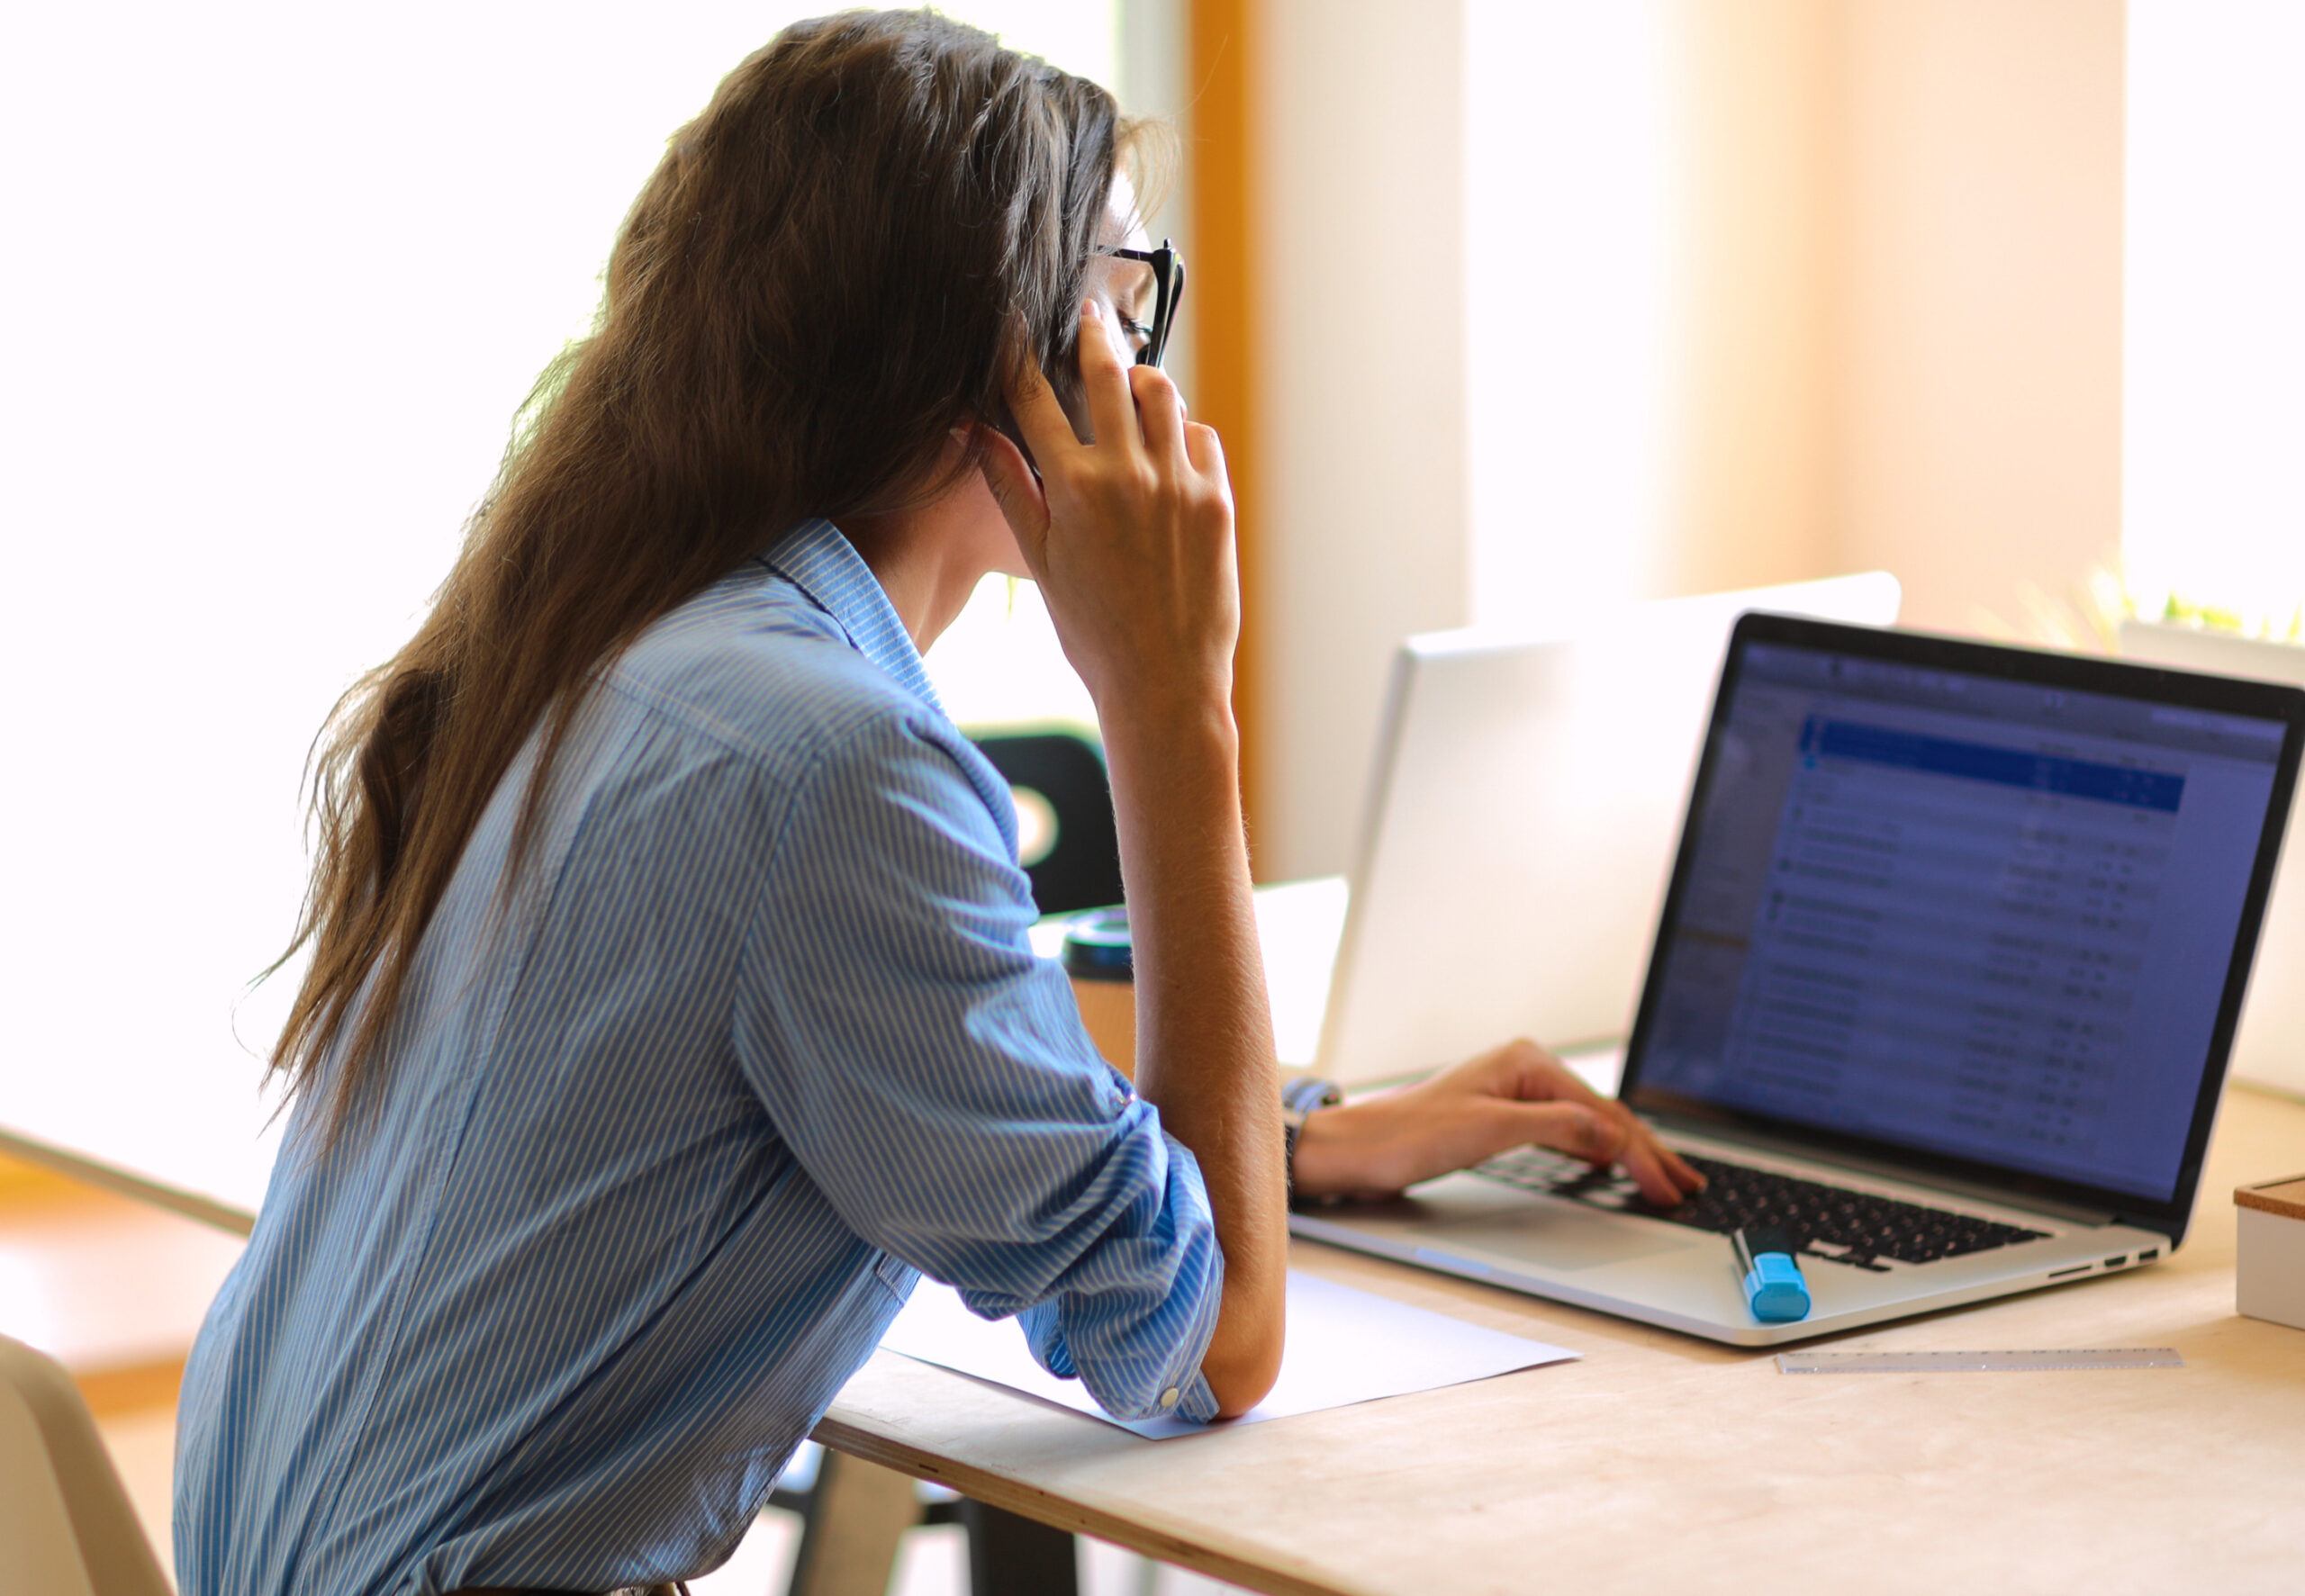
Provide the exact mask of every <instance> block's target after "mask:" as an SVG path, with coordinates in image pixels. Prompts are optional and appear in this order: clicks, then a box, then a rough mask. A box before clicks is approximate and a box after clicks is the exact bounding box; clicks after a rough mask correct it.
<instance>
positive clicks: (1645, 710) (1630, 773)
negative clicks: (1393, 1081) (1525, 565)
mask: <svg viewBox="0 0 2305 1596" xmlns="http://www.w3.org/2000/svg"><path fill="white" fill-rule="evenodd" d="M1898 597H1899V590H1898V586H1897V579H1896V578H1895V577H1894V576H1891V575H1890V574H1889V573H1886V572H1885V571H1876V572H1870V573H1866V574H1864V575H1859V576H1844V577H1835V578H1833V579H1831V580H1829V581H1825V582H1797V583H1794V584H1791V585H1788V586H1785V587H1776V588H1757V589H1749V590H1746V591H1740V592H1727V593H1707V594H1703V595H1700V596H1697V597H1695V598H1686V599H1668V600H1662V601H1659V602H1656V603H1650V604H1637V605H1629V606H1626V607H1624V608H1623V609H1619V610H1616V611H1614V612H1612V613H1611V614H1609V615H1608V616H1607V618H1605V620H1604V621H1603V622H1602V623H1600V624H1598V625H1596V626H1595V627H1593V628H1592V629H1590V630H1589V631H1587V632H1586V633H1584V634H1581V635H1579V636H1576V637H1574V638H1567V639H1557V640H1552V641H1532V640H1529V639H1525V638H1514V637H1501V636H1497V635H1496V634H1495V633H1493V632H1486V631H1458V632H1435V633H1430V634H1427V635H1426V636H1420V637H1412V638H1410V639H1409V640H1408V641H1407V642H1406V643H1405V644H1404V645H1402V646H1401V649H1400V651H1399V653H1398V654H1397V655H1396V656H1395V659H1394V665H1393V675H1392V682H1391V688H1390V691H1389V692H1388V695H1387V699H1386V706H1385V714H1384V718H1383V721H1382V723H1381V726H1380V729H1379V732H1378V743H1377V751H1376V758H1375V760H1374V762H1373V768H1374V777H1373V780H1371V782H1370V789H1369V801H1368V806H1367V808H1366V810H1365V813H1364V819H1363V823H1362V832H1361V843H1360V855H1359V857H1358V858H1357V859H1356V861H1354V867H1353V875H1352V888H1351V897H1350V899H1349V900H1348V902H1347V906H1346V909H1345V924H1344V933H1343V937H1342V941H1341V942H1339V944H1338V947H1337V956H1336V962H1335V965H1334V968H1333V975H1332V978H1331V981H1330V987H1329V990H1330V996H1329V1000H1328V1003H1327V1005H1326V1006H1325V1008H1324V1011H1323V1014H1322V1028H1321V1038H1320V1045H1319V1049H1318V1051H1317V1053H1316V1054H1315V1069H1316V1071H1317V1073H1319V1074H1321V1075H1323V1076H1324V1077H1326V1078H1328V1079H1331V1080H1334V1081H1340V1082H1342V1083H1344V1084H1346V1085H1358V1084H1361V1083H1365V1082H1369V1081H1376V1080H1384V1079H1388V1078H1395V1077H1398V1076H1401V1075H1404V1074H1407V1073H1411V1072H1414V1071H1418V1070H1424V1069H1431V1068H1433V1066H1435V1065H1438V1064H1442V1063H1447V1062H1451V1061H1452V1060H1455V1059H1463V1058H1469V1057H1470V1056H1471V1055H1472V1054H1474V1053H1476V1052H1478V1051H1479V1050H1481V1049H1483V1048H1487V1047H1493V1046H1495V1045H1496V1043H1497V1042H1498V1041H1502V1040H1503V1039H1504V1038H1505V1037H1509V1036H1516V1035H1525V1036H1537V1037H1542V1038H1543V1039H1544V1040H1545V1041H1548V1042H1550V1043H1551V1044H1552V1045H1553V1046H1555V1047H1568V1046H1573V1045H1575V1044H1577V1043H1580V1042H1585V1041H1594V1040H1596V1039H1600V1038H1607V1039H1609V1040H1611V1041H1622V1040H1623V1037H1624V1034H1625V1032H1626V1030H1627V1028H1628V1027H1629V1026H1630V1024H1631V1023H1632V1007H1633V1001H1634V999H1635V998H1636V997H1638V996H1640V990H1641V966H1642V964H1643V963H1644V961H1645V960H1647V958H1648V956H1649V941H1650V936H1651V935H1652V934H1653V933H1655V931H1656V927H1657V909H1658V905H1659V903H1660V902H1661V901H1662V900H1663V897H1664V893H1665V879H1666V875H1667V872H1668V870H1669V868H1670V867H1671V864H1672V859H1673V842H1674V837H1675V835H1676V834H1677V830H1678V827H1679V825H1680V813H1681V802H1682V799H1683V798H1685V797H1686V794H1687V792H1688V784H1689V779H1690V776H1691V774H1692V773H1693V772H1694V771H1695V767H1696V754H1697V748H1698V745H1699V744H1700V743H1701V742H1702V741H1703V740H1704V724H1705V713H1706V710H1707V709H1708V708H1709V707H1710V705H1711V701H1712V700H1711V689H1712V686H1713V672H1714V671H1715V669H1716V668H1717V667H1718V666H1719V664H1720V663H1721V651H1722V648H1723V647H1724V646H1725V645H1727V643H1728V641H1729V632H1730V628H1731V627H1733V626H1735V625H1736V622H1737V618H1738V617H1739V616H1740V615H1742V614H1743V613H1745V612H1746V611H1747V610H1749V609H1767V610H1772V611H1776V612H1780V613H1790V614H1794V615H1810V616H1817V617H1820V618H1824V619H1829V620H1845V621H1858V622H1862V623H1866V624H1868V625H1880V626H1885V625H1887V624H1889V623H1890V622H1892V621H1894V620H1895V619H1896V618H1897V602H1898ZM1563 906H1574V911H1575V912H1574V913H1563V912H1561V909H1562V907H1563Z"/></svg>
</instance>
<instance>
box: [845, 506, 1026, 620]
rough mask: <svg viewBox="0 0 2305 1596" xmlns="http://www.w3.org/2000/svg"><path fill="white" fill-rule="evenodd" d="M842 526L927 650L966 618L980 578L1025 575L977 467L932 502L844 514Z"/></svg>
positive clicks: (847, 536) (1012, 543)
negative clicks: (870, 513) (965, 611)
mask: <svg viewBox="0 0 2305 1596" xmlns="http://www.w3.org/2000/svg"><path fill="white" fill-rule="evenodd" d="M837 526H838V528H839V531H840V534H841V536H842V537H845V538H847V539H848V541H849V542H850V543H852V544H854V546H855V548H856V552H857V553H858V554H859V555H863V559H864V564H866V565H867V566H869V567H871V569H872V575H873V578H874V579H875V580H876V581H878V582H880V584H881V591H883V592H885V593H887V594H888V596H889V602H890V605H892V606H893V607H894V608H895V609H896V612H897V618H899V620H901V621H902V622H903V623H904V629H905V632H906V634H907V635H908V636H910V637H911V639H912V645H913V646H914V647H915V648H917V649H918V650H919V651H920V652H921V653H923V654H927V652H928V648H929V645H931V644H933V643H935V642H936V639H937V638H938V637H939V636H942V635H943V634H944V631H945V627H949V626H951V625H952V624H953V622H954V620H955V619H957V618H959V616H960V613H961V610H962V609H963V608H964V607H965V606H966V605H967V603H968V601H969V595H970V594H972V593H973V592H975V591H976V585H977V583H978V582H981V581H982V580H983V579H984V578H985V577H986V576H988V575H990V573H993V572H996V571H1003V572H1007V573H1009V574H1011V575H1022V574H1024V565H1023V556H1022V555H1019V554H1018V553H1017V540H1016V538H1015V537H1014V535H1013V534H1011V533H1010V532H1009V530H1008V521H1007V520H1006V519H1005V518H1003V517H1002V515H1001V513H1000V508H999V505H997V504H995V503H994V502H993V499H992V493H991V491H990V489H988V488H987V487H986V486H985V485H984V478H983V477H982V476H981V475H979V474H978V473H975V472H973V471H972V472H971V473H968V475H967V476H965V477H963V478H962V479H961V481H960V482H958V483H956V484H955V485H954V488H953V490H952V491H950V492H948V493H946V494H945V495H944V497H942V498H940V499H936V500H931V501H930V502H929V503H927V504H924V505H919V506H917V507H915V508H912V509H900V510H894V511H891V512H890V513H889V514H886V515H878V516H848V517H844V518H842V519H841V520H840V521H839V522H838V523H837Z"/></svg>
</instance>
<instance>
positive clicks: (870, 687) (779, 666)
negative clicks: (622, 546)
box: [607, 564, 958, 762]
mask: <svg viewBox="0 0 2305 1596" xmlns="http://www.w3.org/2000/svg"><path fill="white" fill-rule="evenodd" d="M607 684H608V685H609V686H610V688H611V689H612V690H617V691H618V692H619V693H620V694H621V695H622V696H626V697H628V698H631V699H637V700H638V701H640V702H641V703H643V704H645V705H646V706H649V707H651V708H654V709H655V710H656V711H657V712H658V713H660V714H662V715H664V716H665V717H669V718H672V719H674V720H677V721H680V722H682V723H683V724H685V725H687V726H690V727H691V728H692V729H693V730H694V731H696V732H697V733H699V734H700V735H706V736H710V737H712V738H714V739H716V740H718V741H719V742H721V743H723V744H727V745H728V746H730V747H732V748H734V749H737V750H741V751H745V752H749V753H758V754H762V755H765V756H769V757H772V758H774V759H776V760H778V761H779V762H782V761H783V760H786V759H790V758H791V757H793V756H795V755H802V756H807V755H809V754H810V753H814V752H818V751H821V750H822V749H824V748H825V747H827V746H829V745H831V744H836V743H841V742H845V741H850V740H853V739H854V737H855V735H857V734H859V733H860V732H863V731H866V730H867V729H868V728H872V727H876V726H877V727H879V728H881V729H882V730H884V731H894V730H896V729H897V728H898V727H899V726H902V727H906V728H908V730H910V731H911V732H913V733H914V734H915V735H918V734H920V733H923V732H926V733H928V734H929V735H931V736H932V737H933V736H934V735H935V734H936V732H938V731H940V730H943V729H945V720H944V717H943V715H942V714H941V713H940V712H939V711H937V710H936V708H935V706H934V705H933V704H931V703H930V702H928V701H927V700H926V699H923V698H922V697H920V695H919V694H918V693H917V692H915V691H913V690H910V689H908V687H906V686H905V685H904V684H903V683H901V682H899V681H897V680H896V679H895V678H894V677H892V676H891V675H890V673H889V672H887V671H885V670H883V669H881V667H880V666H879V665H876V664H875V663H873V662H872V660H871V659H869V658H867V657H866V656H865V654H863V653H862V652H860V651H859V650H858V648H857V647H856V646H855V645H854V643H853V642H851V640H850V638H849V636H848V635H847V633H846V632H845V630H844V629H843V627H842V626H841V624H840V622H839V621H838V620H836V618H834V617H833V616H831V615H830V614H827V612H826V611H825V610H824V609H821V608H820V607H819V606H818V605H817V604H816V603H815V602H814V601H812V600H810V599H809V596H808V595H807V594H806V593H805V592H803V591H800V588H798V587H797V586H795V585H794V584H793V583H792V582H789V581H786V580H784V579H783V578H782V577H781V576H779V575H778V574H777V573H775V572H773V571H772V570H769V569H768V568H766V567H764V566H762V565H759V564H750V565H747V566H746V567H745V568H743V569H742V570H739V571H737V572H736V573H732V574H730V575H729V576H728V577H725V578H723V579H722V580H721V581H719V582H716V583H715V584H713V586H711V587H710V588H708V589H706V590H705V591H703V592H701V593H700V594H698V595H697V596H696V597H695V598H693V599H692V600H689V601H688V602H687V603H685V604H683V605H682V606H681V607H680V608H679V609H675V610H673V612H672V613H671V614H669V615H667V616H665V617H664V618H663V619H662V620H659V621H658V622H656V623H655V625H654V626H652V627H649V628H648V629H647V631H646V632H644V633H643V634H642V635H641V636H640V637H639V639H638V640H637V642H635V643H634V645H632V647H631V648H630V649H628V650H627V651H626V653H625V654H624V655H623V657H622V658H621V659H619V661H618V662H617V663H616V666H615V667H614V669H613V670H612V671H611V672H610V674H609V676H608V679H607ZM954 735H955V736H957V735H958V734H957V733H954Z"/></svg>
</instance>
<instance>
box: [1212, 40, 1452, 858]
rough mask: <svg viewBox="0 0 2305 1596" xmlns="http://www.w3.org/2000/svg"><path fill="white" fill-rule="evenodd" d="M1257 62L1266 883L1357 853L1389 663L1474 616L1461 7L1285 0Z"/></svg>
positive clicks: (1256, 550)
mask: <svg viewBox="0 0 2305 1596" xmlns="http://www.w3.org/2000/svg"><path fill="white" fill-rule="evenodd" d="M1261 10H1262V17H1261V26H1262V28H1263V29H1264V34H1263V36H1262V37H1261V39H1260V40H1259V41H1258V55H1257V57H1256V58H1255V59H1258V60H1261V61H1262V62H1264V63H1266V64H1267V66H1268V68H1269V70H1268V73H1267V76H1266V77H1265V79H1264V84H1263V87H1264V90H1265V92H1264V93H1262V94H1261V95H1260V96H1259V97H1258V100H1257V103H1256V104H1255V106H1254V108H1253V114H1254V116H1255V118H1256V122H1255V127H1256V137H1257V140H1258V142H1259V154H1260V157H1261V173H1260V178H1259V180H1260V183H1261V194H1260V199H1261V218H1260V224H1259V230H1260V238H1261V258H1260V260H1259V261H1258V265H1257V269H1258V270H1259V272H1260V274H1261V276H1260V280H1259V283H1258V285H1257V292H1258V296H1259V303H1260V307H1261V315H1262V317H1263V323H1262V326H1261V328H1260V329H1259V332H1260V344H1259V347H1258V349H1257V360H1258V362H1259V365H1260V369H1261V374H1262V375H1261V383H1262V387H1261V396H1260V401H1259V403H1260V407H1261V409H1260V414H1259V419H1258V429H1259V437H1260V439H1261V448H1262V460H1261V464H1260V467H1259V470H1260V477H1261V481H1262V482H1264V484H1265V489H1264V491H1263V494H1262V504H1263V507H1264V515H1265V524H1264V525H1263V526H1261V527H1254V528H1244V529H1243V530H1244V538H1245V541H1246V543H1247V546H1248V547H1249V549H1250V551H1251V555H1250V557H1251V558H1252V560H1254V561H1255V562H1256V564H1257V569H1256V573H1255V580H1256V582H1257V588H1258V591H1260V592H1261V594H1262V595H1263V596H1264V598H1263V606H1264V607H1263V610H1262V613H1261V618H1260V626H1259V628H1258V631H1257V633H1256V636H1258V637H1259V638H1261V640H1262V648H1263V652H1262V654H1261V657H1260V659H1259V660H1258V661H1257V662H1256V669H1257V670H1258V672H1259V673H1260V676H1261V683H1262V691H1263V697H1262V700H1261V716H1260V718H1261V724H1262V726H1264V727H1265V728H1266V729H1265V736H1264V743H1263V746H1262V748H1261V751H1260V753H1261V758H1260V762H1259V767H1258V768H1259V770H1260V771H1261V780H1262V781H1263V783H1264V792H1263V796H1262V801H1261V810H1262V813H1263V814H1264V816H1266V817H1267V819H1266V825H1265V828H1264V829H1263V830H1261V832H1260V833H1259V834H1257V835H1255V836H1254V837H1252V845H1253V847H1254V850H1255V861H1256V869H1257V873H1258V876H1259V877H1260V879H1268V880H1277V879H1288V878H1290V877H1295V876H1301V875H1308V874H1316V873H1321V872H1325V871H1330V870H1338V869H1341V868H1342V864H1343V861H1344V858H1345V856H1346V854H1347V852H1349V851H1350V848H1351V839H1352V836H1353V834H1354V828H1355V826H1356V825H1357V824H1358V819H1359V815H1360V798H1361V788H1362V785H1363V782H1364V780H1365V778H1366V774H1367V761H1368V749H1369V735H1370V732H1371V730H1372V728H1373V726H1374V725H1375V719H1376V713H1377V707H1378V699H1379V696H1380V695H1381V693H1382V690H1383V686H1384V680H1385V671H1386V666H1387V662H1388V659H1389V657H1390V655H1391V651H1392V648H1393V645H1394V643H1395V642H1396V640H1397V639H1398V638H1399V637H1401V636H1404V635H1406V634H1407V633H1409V632H1414V631H1421V630H1424V629H1427V628H1431V627H1447V626H1456V625H1460V624H1461V623H1462V622H1463V621H1464V619H1465V618H1466V615H1467V608H1468V604H1467V600H1468V593H1467V582H1466V563H1467V561H1466V551H1465V544H1464V524H1465V464H1464V461H1465V455H1464V449H1465V444H1464V413H1465V389H1464V370H1465V367H1464V353H1463V349H1464V338H1463V330H1462V329H1463V314H1464V312H1463V299H1462V286H1461V284H1462V278H1461V275H1460V273H1461V260H1462V254H1461V250H1462V244H1461V235H1462V229H1463V211H1462V202H1461V198H1460V195H1461V192H1462V183H1463V153H1462V151H1463V143H1462V137H1461V133H1460V124H1459V119H1458V110H1457V106H1458V96H1459V94H1460V84H1461V75H1462V71H1463V55H1462V44H1461V41H1460V36H1459V33H1458V31H1457V30H1458V9H1457V6H1456V5H1454V4H1451V3H1444V4H1424V3H1413V0H1271V4H1270V5H1266V6H1264V7H1262V8H1261Z"/></svg>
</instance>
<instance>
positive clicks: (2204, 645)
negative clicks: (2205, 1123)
mask: <svg viewBox="0 0 2305 1596" xmlns="http://www.w3.org/2000/svg"><path fill="white" fill-rule="evenodd" d="M2121 655H2122V657H2123V658H2125V659H2132V660H2138V661H2142V662H2143V663H2147V664H2152V665H2172V666H2174V667H2175V668H2176V669H2178V670H2180V671H2206V672H2209V673H2210V674H2211V675H2213V676H2239V677H2245V678H2246V679H2248V680H2250V681H2280V682H2285V683H2287V684H2288V685H2290V686H2291V687H2305V647H2300V646H2299V645H2296V644H2293V643H2262V642H2259V641H2257V640H2256V639H2255V638H2252V637H2235V636H2228V635H2227V634H2224V633H2219V632H2201V631H2196V630H2194V629H2193V628H2192V627H2170V626H2163V625H2161V624H2159V623H2158V622H2155V621H2140V620H2126V621H2123V622H2122V623H2121ZM2294 825H2295V817H2294V816H2291V826H2292V828H2293V827H2294ZM2233 1076H2234V1078H2235V1079H2237V1080H2246V1081H2248V1082H2251V1083H2252V1084H2254V1085H2256V1086H2261V1087H2274V1088H2276V1089H2278V1090H2280V1091H2283V1092H2289V1093H2292V1094H2295V1095H2298V1096H2305V891H2299V890H2297V889H2295V888H2289V889H2286V890H2284V888H2283V887H2282V871H2280V870H2275V871H2274V873H2273V902H2272V903H2271V904H2270V905H2269V906H2267V907H2266V909H2265V929H2264V936H2263V937H2262V938H2260V939H2259V941H2258V943H2257V966H2256V974H2255V977H2254V978H2252V979H2251V980H2250V982H2249V1000H2248V1002H2247V1003H2246V1005H2243V1007H2242V1009H2241V1031H2240V1034H2239V1035H2237V1036H2236V1037H2235V1038H2234V1039H2233Z"/></svg>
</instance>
